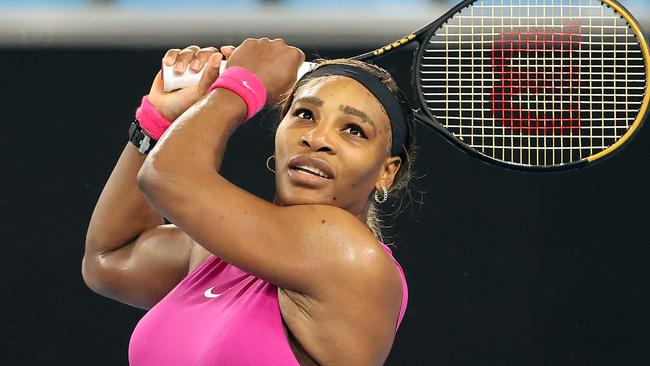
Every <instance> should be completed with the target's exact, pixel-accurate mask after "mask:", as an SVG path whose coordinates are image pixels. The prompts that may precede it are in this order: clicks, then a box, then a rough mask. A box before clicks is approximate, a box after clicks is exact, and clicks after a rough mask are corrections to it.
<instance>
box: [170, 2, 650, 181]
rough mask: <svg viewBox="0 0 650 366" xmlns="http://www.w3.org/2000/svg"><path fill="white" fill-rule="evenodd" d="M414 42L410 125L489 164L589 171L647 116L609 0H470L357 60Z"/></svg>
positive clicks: (641, 71) (642, 84)
mask: <svg viewBox="0 0 650 366" xmlns="http://www.w3.org/2000/svg"><path fill="white" fill-rule="evenodd" d="M410 43H417V45H418V47H417V51H416V52H414V55H415V57H414V59H413V65H412V69H411V71H412V75H411V85H410V86H411V87H412V89H413V95H414V99H415V104H416V105H415V106H414V107H415V117H416V120H417V121H419V122H421V123H423V124H425V125H426V126H429V127H431V128H432V129H434V130H435V131H437V132H439V133H441V134H442V135H443V136H445V137H446V138H447V139H449V141H451V142H453V143H454V144H455V145H456V146H458V147H459V148H461V149H463V150H464V151H466V152H468V153H470V154H472V155H474V156H477V157H479V158H481V159H483V160H485V161H487V162H489V163H493V164H497V165H501V166H505V167H508V168H513V169H521V170H534V171H554V170H564V169H572V168H577V167H582V166H586V165H589V164H592V163H594V162H596V161H601V160H603V158H605V157H607V156H611V155H612V154H613V153H614V152H616V151H620V150H621V148H622V147H623V146H624V145H626V143H627V142H629V141H630V140H631V137H632V136H633V135H634V134H635V133H636V132H637V131H638V130H639V128H640V127H641V124H642V122H643V120H644V117H645V115H646V113H647V111H648V104H649V100H650V94H649V93H648V85H649V84H650V77H649V73H648V69H649V68H650V54H649V52H648V44H647V42H646V40H645V38H644V35H643V32H642V31H641V29H640V26H639V24H638V22H637V21H636V20H635V19H634V17H633V16H632V15H631V14H630V13H629V12H628V11H627V10H626V9H625V8H624V7H623V6H621V5H620V4H619V3H618V2H616V1H614V0H600V1H598V0H473V1H469V0H466V1H463V2H461V3H460V4H458V5H456V6H454V7H453V8H452V9H451V10H449V11H448V12H447V13H445V14H444V15H443V16H442V17H440V18H439V19H437V20H435V21H434V22H432V23H430V24H428V25H427V26H425V27H423V28H422V29H420V30H418V31H417V32H415V33H412V34H409V35H407V36H405V37H403V38H401V39H399V40H397V41H395V42H392V43H390V44H388V45H386V46H384V47H381V48H379V49H376V50H374V51H371V52H367V53H364V54H362V55H358V56H355V57H353V58H354V59H357V60H362V61H372V60H373V59H376V58H379V57H382V56H384V55H386V54H389V53H391V52H393V51H395V50H397V49H399V48H400V47H403V46H404V45H406V44H410ZM306 64H307V63H306ZM308 69H309V65H308V64H307V65H305V66H304V67H303V68H301V73H302V72H304V71H306V70H308ZM301 73H299V76H300V75H301ZM172 75H173V74H172ZM197 81H198V79H197Z"/></svg>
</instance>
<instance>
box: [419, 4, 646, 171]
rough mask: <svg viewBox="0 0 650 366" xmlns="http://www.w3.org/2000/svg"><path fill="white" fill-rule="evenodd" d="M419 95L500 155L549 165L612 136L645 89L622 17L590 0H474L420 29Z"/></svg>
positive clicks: (631, 117) (474, 143)
mask: <svg viewBox="0 0 650 366" xmlns="http://www.w3.org/2000/svg"><path fill="white" fill-rule="evenodd" d="M422 55H423V56H422V58H421V60H420V74H419V80H418V82H419V83H420V85H419V86H420V88H421V90H422V97H423V103H425V104H426V106H427V107H428V108H429V110H430V112H431V114H432V115H433V116H434V117H435V118H436V119H437V120H438V122H440V123H441V124H442V125H443V126H444V127H445V128H446V129H448V130H449V131H450V132H452V133H453V134H454V136H456V137H457V138H458V139H460V140H462V141H464V142H465V143H466V144H468V145H469V146H470V147H472V148H474V149H477V150H478V151H479V152H481V153H483V154H485V155H487V156H489V157H491V158H494V159H497V160H501V161H504V162H508V163H514V164H522V165H535V166H553V165H563V164H568V163H571V162H575V161H579V160H581V159H583V158H586V157H589V156H592V155H594V154H597V153H598V152H600V151H602V150H604V149H607V148H608V147H610V146H611V145H613V144H614V143H615V142H616V141H618V140H619V139H620V138H621V137H622V136H623V135H625V133H626V132H627V131H628V130H629V129H630V126H631V125H632V124H633V123H634V121H635V119H636V117H637V115H638V114H639V109H640V107H641V104H642V102H643V98H644V95H645V90H646V87H647V85H646V82H645V80H646V70H645V63H644V59H643V53H642V50H641V48H640V46H639V42H638V40H637V38H636V36H635V34H634V32H633V31H632V30H631V29H630V27H629V24H628V23H627V21H626V20H625V19H624V18H623V17H621V15H620V14H617V13H616V12H615V11H614V10H613V9H612V8H609V7H606V6H604V5H602V4H601V3H600V2H599V1H593V0H537V1H525V0H492V1H491V0H482V1H475V2H474V3H473V4H472V5H470V6H468V7H466V8H464V9H462V10H461V11H460V12H459V13H456V14H455V15H454V16H453V17H452V18H451V19H449V20H448V21H447V23H446V24H445V25H443V26H442V27H441V28H440V29H438V30H437V31H436V32H435V33H434V35H433V36H432V37H431V38H430V40H429V43H428V44H427V45H426V47H425V50H424V52H423V54H422Z"/></svg>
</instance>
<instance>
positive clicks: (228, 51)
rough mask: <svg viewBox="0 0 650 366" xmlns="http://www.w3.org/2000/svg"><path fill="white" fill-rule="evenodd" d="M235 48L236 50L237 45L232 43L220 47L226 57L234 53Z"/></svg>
mask: <svg viewBox="0 0 650 366" xmlns="http://www.w3.org/2000/svg"><path fill="white" fill-rule="evenodd" d="M234 50H235V46H232V45H228V46H221V47H220V48H219V51H221V53H222V54H223V56H224V57H225V58H228V57H230V55H231V54H232V53H233V51H234Z"/></svg>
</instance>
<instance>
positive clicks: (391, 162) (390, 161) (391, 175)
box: [375, 156, 402, 189]
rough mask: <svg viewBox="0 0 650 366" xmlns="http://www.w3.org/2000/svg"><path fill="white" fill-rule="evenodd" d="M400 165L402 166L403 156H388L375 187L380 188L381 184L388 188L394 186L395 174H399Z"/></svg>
mask: <svg viewBox="0 0 650 366" xmlns="http://www.w3.org/2000/svg"><path fill="white" fill-rule="evenodd" d="M400 166H402V158H400V157H399V156H389V157H387V158H386V160H385V161H384V164H383V165H382V170H381V173H380V174H379V177H378V178H377V182H376V183H375V188H377V189H380V187H381V186H384V187H386V189H390V187H392V186H393V182H394V181H395V176H396V175H397V172H398V171H399V168H400Z"/></svg>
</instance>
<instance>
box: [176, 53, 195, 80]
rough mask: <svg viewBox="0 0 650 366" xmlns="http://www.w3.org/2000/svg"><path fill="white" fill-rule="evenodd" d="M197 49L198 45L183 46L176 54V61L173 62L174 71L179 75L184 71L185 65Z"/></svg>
mask: <svg viewBox="0 0 650 366" xmlns="http://www.w3.org/2000/svg"><path fill="white" fill-rule="evenodd" d="M198 50H199V46H189V47H185V48H184V49H183V50H182V51H181V52H179V53H178V55H177V56H176V63H174V73H175V74H177V75H180V74H182V73H184V72H185V69H187V65H189V64H190V62H191V61H192V58H194V54H195V53H196V51H198Z"/></svg>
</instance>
